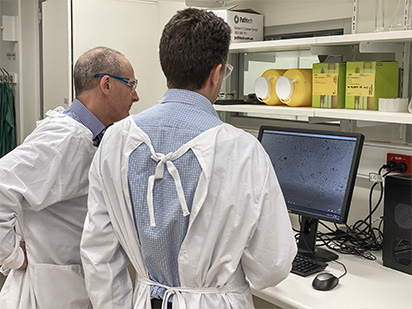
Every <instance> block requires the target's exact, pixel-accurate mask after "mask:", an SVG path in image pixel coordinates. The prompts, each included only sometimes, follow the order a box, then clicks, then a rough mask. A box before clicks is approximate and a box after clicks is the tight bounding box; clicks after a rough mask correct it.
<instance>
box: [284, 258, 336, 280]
mask: <svg viewBox="0 0 412 309" xmlns="http://www.w3.org/2000/svg"><path fill="white" fill-rule="evenodd" d="M326 266H328V264H327V263H325V262H318V261H314V260H312V259H311V258H309V257H307V256H305V255H303V254H300V253H298V254H297V255H296V256H295V259H294V260H293V262H292V270H291V271H290V272H291V273H293V274H296V275H299V276H302V277H306V276H309V275H311V274H314V273H317V272H320V271H322V270H324V269H325V268H326Z"/></svg>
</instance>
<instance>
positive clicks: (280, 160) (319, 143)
mask: <svg viewBox="0 0 412 309" xmlns="http://www.w3.org/2000/svg"><path fill="white" fill-rule="evenodd" d="M258 139H259V141H260V142H261V144H262V146H263V148H264V149H265V150H266V152H267V153H268V155H269V157H270V159H271V161H272V164H273V167H274V169H275V172H276V176H277V178H278V180H279V184H280V187H281V189H282V192H283V195H284V198H285V201H286V205H287V207H288V210H289V211H290V212H292V213H295V214H298V215H302V218H303V222H302V224H306V225H308V224H309V225H310V224H312V227H311V228H312V231H311V232H312V233H314V234H315V235H310V236H308V235H307V237H309V238H306V240H305V241H306V242H310V243H309V244H307V245H305V246H304V248H305V249H307V250H309V251H315V248H314V246H315V244H314V243H315V240H316V230H317V220H326V221H331V222H336V223H346V221H347V217H348V212H349V206H350V202H351V198H352V192H353V188H354V184H355V180H356V174H357V169H358V165H359V159H360V154H361V149H362V145H363V135H362V134H359V133H347V132H339V131H336V132H335V131H322V130H311V129H300V128H281V127H268V126H262V127H261V128H260V131H259V136H258ZM305 221H306V222H305ZM313 229H314V230H315V231H313ZM302 230H304V231H306V232H308V234H310V233H309V231H308V226H301V232H302ZM299 247H300V248H303V247H302V244H300V245H299Z"/></svg>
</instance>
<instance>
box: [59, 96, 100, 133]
mask: <svg viewBox="0 0 412 309" xmlns="http://www.w3.org/2000/svg"><path fill="white" fill-rule="evenodd" d="M68 109H70V112H72V113H74V114H75V115H76V116H77V118H78V119H79V121H80V123H82V124H83V125H84V126H85V127H87V128H88V129H89V130H90V131H92V133H93V138H95V137H96V136H97V135H98V134H99V133H100V132H101V131H102V130H103V129H105V126H104V125H103V124H102V123H101V122H100V120H99V119H97V117H96V116H95V115H94V114H93V113H92V112H91V111H90V110H88V109H87V107H86V106H84V105H83V103H82V102H80V101H79V100H78V99H74V100H73V102H72V104H71V105H70V107H69V108H68ZM68 109H67V110H68Z"/></svg>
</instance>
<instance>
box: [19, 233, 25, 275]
mask: <svg viewBox="0 0 412 309" xmlns="http://www.w3.org/2000/svg"><path fill="white" fill-rule="evenodd" d="M20 248H22V249H23V252H24V262H23V265H21V266H20V268H19V269H18V270H24V269H26V268H27V253H26V243H25V241H24V240H20Z"/></svg>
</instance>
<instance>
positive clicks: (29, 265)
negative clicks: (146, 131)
mask: <svg viewBox="0 0 412 309" xmlns="http://www.w3.org/2000/svg"><path fill="white" fill-rule="evenodd" d="M97 75H98V76H97ZM97 77H98V78H97ZM74 84H75V90H76V99H74V101H73V102H72V104H71V106H70V107H69V108H67V109H66V110H64V109H63V108H62V107H60V108H57V109H55V110H52V111H48V112H47V117H46V118H45V119H44V120H42V121H39V123H38V124H37V127H36V129H35V130H34V131H33V132H32V133H31V134H30V135H29V136H28V137H27V138H26V139H25V141H24V143H23V144H21V145H20V146H18V147H17V148H16V149H15V150H13V151H11V152H10V153H8V154H7V155H6V156H4V157H3V158H1V159H0V243H1V246H0V264H2V265H3V266H2V270H3V271H4V272H5V273H8V276H7V279H6V282H5V284H4V286H3V288H2V290H1V292H0V308H7V309H22V308H24V309H26V308H27V309H31V308H33V309H34V308H56V309H57V308H61V309H69V308H70V309H72V308H73V309H74V308H76V309H86V308H91V304H90V301H89V299H88V296H87V293H86V288H85V281H84V278H83V268H82V266H81V260H80V238H81V234H82V230H83V223H84V219H85V216H86V212H87V193H88V185H89V182H88V172H89V167H90V163H91V161H92V158H93V156H94V154H95V151H96V149H97V147H96V146H98V144H99V142H100V140H101V136H102V135H103V133H102V132H104V131H105V130H106V128H107V127H108V126H110V125H111V124H113V123H114V122H117V121H119V120H121V119H123V118H125V117H126V116H128V115H129V111H130V108H131V106H132V104H133V103H134V102H137V101H138V100H139V97H138V95H137V93H136V86H137V80H136V79H135V76H134V71H133V68H132V65H131V64H130V62H129V61H128V60H127V59H126V57H125V56H124V55H122V54H121V53H119V52H118V51H115V50H113V49H110V48H107V47H97V48H94V49H92V50H89V51H87V52H86V53H84V54H83V55H82V56H81V57H80V58H79V59H78V60H77V62H76V65H75V67H74Z"/></svg>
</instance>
